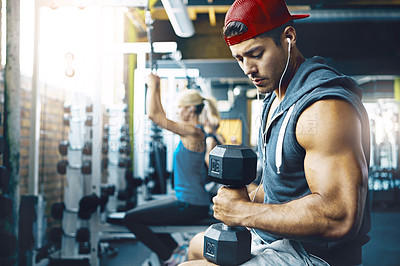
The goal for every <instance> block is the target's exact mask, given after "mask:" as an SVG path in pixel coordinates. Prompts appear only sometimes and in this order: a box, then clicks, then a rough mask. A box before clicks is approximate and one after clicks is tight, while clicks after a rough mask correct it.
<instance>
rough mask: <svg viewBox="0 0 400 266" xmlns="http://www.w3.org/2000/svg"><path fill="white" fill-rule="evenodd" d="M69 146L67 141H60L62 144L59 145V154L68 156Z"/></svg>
mask: <svg viewBox="0 0 400 266" xmlns="http://www.w3.org/2000/svg"><path fill="white" fill-rule="evenodd" d="M68 146H69V143H68V141H67V140H62V141H60V143H59V144H58V152H59V153H60V154H61V155H64V156H65V155H67V154H68Z"/></svg>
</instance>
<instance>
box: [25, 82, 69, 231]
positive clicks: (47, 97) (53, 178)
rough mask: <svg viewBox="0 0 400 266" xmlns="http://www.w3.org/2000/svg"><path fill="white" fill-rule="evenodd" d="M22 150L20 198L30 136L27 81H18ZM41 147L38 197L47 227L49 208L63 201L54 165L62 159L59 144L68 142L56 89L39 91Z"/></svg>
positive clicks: (61, 95) (60, 179)
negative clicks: (44, 207)
mask: <svg viewBox="0 0 400 266" xmlns="http://www.w3.org/2000/svg"><path fill="white" fill-rule="evenodd" d="M21 87H22V89H21V142H20V145H21V150H20V194H21V196H22V195H26V194H28V176H29V172H28V171H29V142H30V134H31V107H32V91H31V90H30V89H27V88H29V87H30V84H29V80H22V81H21ZM40 98H41V112H40V143H39V193H40V194H42V195H43V196H44V198H45V200H46V212H45V214H46V218H47V220H48V223H49V224H48V227H51V225H52V224H53V223H54V221H53V219H52V218H51V217H50V208H51V205H52V204H53V203H54V202H60V201H62V200H63V197H64V195H63V194H64V188H63V186H64V184H65V176H62V175H60V174H58V173H57V169H56V165H57V162H58V161H59V160H61V159H62V156H61V155H60V154H59V152H58V144H59V143H60V141H61V140H65V139H67V136H68V127H66V126H64V125H63V114H64V92H63V91H62V90H61V89H57V88H44V89H42V91H41V96H40Z"/></svg>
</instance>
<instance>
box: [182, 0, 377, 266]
mask: <svg viewBox="0 0 400 266" xmlns="http://www.w3.org/2000/svg"><path fill="white" fill-rule="evenodd" d="M305 17H307V15H290V13H289V11H288V10H287V7H286V4H285V2H284V0H236V1H235V2H234V3H233V5H232V6H231V8H230V9H229V11H228V12H227V14H226V17H225V26H224V38H225V41H226V43H227V44H228V46H229V48H230V50H231V52H232V55H233V57H234V58H235V59H236V60H237V61H238V63H239V65H240V67H241V68H242V70H243V71H244V73H245V74H246V75H247V76H248V77H249V79H250V80H251V81H252V82H253V84H254V85H255V86H256V87H257V89H258V92H260V93H262V94H266V96H265V98H264V101H263V110H262V114H261V115H262V125H261V130H260V141H259V145H258V146H259V147H258V148H259V151H260V152H259V155H260V157H261V160H262V161H263V189H260V190H259V191H258V193H256V191H254V192H252V193H250V195H249V194H248V193H247V190H246V189H245V188H243V189H232V188H227V187H222V188H221V189H219V191H218V194H217V196H216V197H215V198H214V199H213V202H214V216H215V218H217V219H218V220H220V221H222V222H224V223H225V224H226V225H228V226H245V227H247V228H249V229H250V228H251V231H252V233H253V238H254V240H255V241H253V244H252V258H251V259H250V260H249V261H248V262H246V263H244V264H243V265H327V264H328V263H329V264H330V265H359V264H361V263H362V256H361V250H362V246H363V245H364V244H365V243H366V242H368V241H369V237H368V236H367V233H368V232H369V230H370V216H369V206H368V204H367V192H368V162H369V124H368V116H367V114H366V111H365V109H364V107H363V105H362V103H361V89H360V88H359V87H357V86H356V84H355V83H354V81H353V80H352V79H350V78H348V77H346V76H344V75H342V74H340V73H338V72H337V71H336V70H334V69H333V68H331V67H330V66H328V65H327V64H326V62H325V60H324V59H323V58H321V57H313V58H311V59H305V58H304V57H303V55H302V54H301V52H300V51H299V49H298V48H297V47H296V42H297V33H296V30H295V28H294V26H293V25H294V24H293V22H292V21H293V20H295V19H300V18H305ZM202 240H203V238H202V235H197V236H195V238H194V239H193V240H192V241H191V245H190V250H189V259H201V258H202V252H203V251H202V248H203V246H202V245H203V243H202V242H201V241H202ZM257 242H258V243H257ZM226 252H229V251H226ZM203 260H204V258H203ZM202 264H211V263H209V262H206V261H203V262H200V261H196V262H193V263H191V262H187V263H185V265H202Z"/></svg>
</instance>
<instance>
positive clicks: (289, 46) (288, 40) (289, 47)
mask: <svg viewBox="0 0 400 266" xmlns="http://www.w3.org/2000/svg"><path fill="white" fill-rule="evenodd" d="M286 40H287V42H288V52H289V53H290V49H291V45H290V38H286Z"/></svg>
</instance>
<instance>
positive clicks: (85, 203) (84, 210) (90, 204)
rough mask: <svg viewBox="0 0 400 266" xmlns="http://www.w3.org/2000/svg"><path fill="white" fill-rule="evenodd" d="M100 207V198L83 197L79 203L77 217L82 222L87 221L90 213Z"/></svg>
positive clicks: (93, 196)
mask: <svg viewBox="0 0 400 266" xmlns="http://www.w3.org/2000/svg"><path fill="white" fill-rule="evenodd" d="M99 205H100V198H99V197H98V196H97V195H96V194H94V193H93V194H92V195H88V196H84V197H83V198H81V200H80V201H79V210H78V217H79V219H82V220H89V219H90V217H91V215H92V213H94V212H96V211H97V208H98V207H99Z"/></svg>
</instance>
